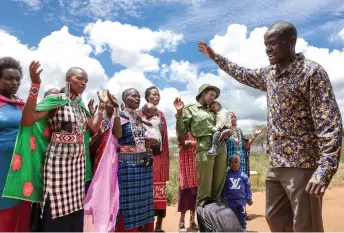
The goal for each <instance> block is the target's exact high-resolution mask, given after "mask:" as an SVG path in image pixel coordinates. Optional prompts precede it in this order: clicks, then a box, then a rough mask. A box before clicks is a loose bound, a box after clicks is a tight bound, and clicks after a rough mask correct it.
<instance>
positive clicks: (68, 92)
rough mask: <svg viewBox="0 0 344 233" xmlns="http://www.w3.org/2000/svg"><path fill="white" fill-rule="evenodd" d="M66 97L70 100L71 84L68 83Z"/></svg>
mask: <svg viewBox="0 0 344 233" xmlns="http://www.w3.org/2000/svg"><path fill="white" fill-rule="evenodd" d="M66 97H67V99H69V98H70V82H68V81H66Z"/></svg>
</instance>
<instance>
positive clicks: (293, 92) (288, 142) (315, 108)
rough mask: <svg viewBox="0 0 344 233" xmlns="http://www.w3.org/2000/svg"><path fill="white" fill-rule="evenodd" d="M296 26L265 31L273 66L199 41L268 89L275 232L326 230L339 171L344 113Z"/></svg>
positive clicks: (269, 206)
mask: <svg viewBox="0 0 344 233" xmlns="http://www.w3.org/2000/svg"><path fill="white" fill-rule="evenodd" d="M296 40H297V31H296V28H295V27H294V26H293V25H292V24H290V23H287V22H278V23H275V24H273V25H272V26H271V27H270V28H269V29H268V30H267V32H266V33H265V35H264V43H265V46H266V54H267V56H268V58H269V61H270V66H268V67H265V68H261V69H255V70H251V69H246V68H243V67H240V66H239V65H237V64H235V63H233V62H231V61H229V60H228V59H226V58H224V57H222V56H221V55H219V54H216V53H215V52H214V51H213V50H212V49H211V48H210V47H208V46H207V44H205V43H204V42H202V41H199V44H198V47H199V50H200V51H201V52H202V53H204V54H205V55H207V56H208V57H209V58H211V59H213V60H214V61H215V63H216V64H218V65H219V67H220V68H221V69H222V70H224V71H225V72H226V73H228V74H229V75H231V76H232V77H233V78H235V79H236V80H237V81H239V82H240V83H243V84H245V85H248V86H250V87H253V88H256V89H259V90H262V91H266V92H267V103H268V104H267V109H268V136H269V144H270V147H271V153H270V156H269V161H270V168H269V170H268V172H267V177H266V220H267V222H268V224H269V227H270V229H271V231H272V232H278V231H279V232H283V231H299V232H301V231H309V232H310V231H315V232H320V231H324V229H323V223H322V215H321V208H322V197H323V195H324V193H325V190H326V188H327V187H328V185H329V184H330V181H331V179H332V177H333V175H334V174H335V173H336V171H337V169H338V164H339V160H340V153H341V146H342V136H341V134H342V117H341V114H340V111H339V108H338V105H337V102H336V99H335V96H334V93H333V90H332V85H331V82H330V79H329V77H328V75H327V73H326V71H325V70H324V68H323V67H322V66H321V65H319V64H317V63H315V62H313V61H310V60H308V59H306V58H305V57H304V55H303V54H301V53H295V45H296Z"/></svg>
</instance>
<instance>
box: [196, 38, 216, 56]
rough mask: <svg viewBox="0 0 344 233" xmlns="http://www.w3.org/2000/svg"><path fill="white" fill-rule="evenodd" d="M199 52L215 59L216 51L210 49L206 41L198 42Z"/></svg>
mask: <svg viewBox="0 0 344 233" xmlns="http://www.w3.org/2000/svg"><path fill="white" fill-rule="evenodd" d="M198 50H199V51H200V52H201V53H204V54H205V55H206V56H207V57H209V58H210V59H214V57H215V53H214V50H213V49H212V48H210V47H209V46H208V45H207V44H206V43H205V42H204V41H201V40H199V41H198Z"/></svg>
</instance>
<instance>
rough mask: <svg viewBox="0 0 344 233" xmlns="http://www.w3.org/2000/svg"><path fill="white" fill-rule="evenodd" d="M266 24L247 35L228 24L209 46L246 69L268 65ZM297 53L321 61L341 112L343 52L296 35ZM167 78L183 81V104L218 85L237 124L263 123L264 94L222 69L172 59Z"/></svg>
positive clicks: (245, 127)
mask: <svg viewBox="0 0 344 233" xmlns="http://www.w3.org/2000/svg"><path fill="white" fill-rule="evenodd" d="M266 30H267V28H266V27H264V28H256V29H254V30H253V31H252V32H250V34H249V35H247V28H246V26H244V25H230V26H229V27H228V29H227V32H226V33H225V34H224V35H216V36H214V38H213V39H212V40H211V41H210V43H209V44H210V45H211V47H212V48H213V49H214V50H215V51H216V52H218V53H220V54H221V55H223V56H225V57H227V58H229V59H230V60H232V61H234V62H236V63H238V64H239V65H241V66H244V67H247V68H251V69H254V68H260V67H265V66H268V65H269V63H268V59H267V57H266V54H265V46H264V41H263V36H264V33H265V31H266ZM296 50H297V52H303V53H304V54H305V56H306V58H308V59H311V60H313V61H316V62H318V63H320V64H321V65H322V66H323V67H324V68H325V69H326V71H327V72H328V74H329V76H330V79H331V82H332V85H333V87H334V91H335V94H336V97H337V101H338V104H339V106H340V109H341V111H343V110H344V91H342V90H343V87H344V66H342V65H341V64H343V63H344V51H343V50H342V51H339V50H333V51H329V49H327V48H317V47H314V46H310V45H309V44H308V43H307V42H306V41H305V40H304V39H302V38H299V39H298V42H297V45H296ZM169 75H170V80H172V81H174V82H175V81H178V82H180V83H182V84H185V88H186V90H185V91H182V92H180V96H181V98H182V99H183V100H184V102H185V103H186V104H189V103H194V102H195V96H196V94H197V89H198V87H199V86H200V85H202V84H204V83H209V84H213V85H216V86H218V87H220V88H221V96H220V98H219V101H220V102H221V103H222V104H223V106H224V107H225V108H227V109H229V110H230V111H234V112H236V113H237V116H238V119H239V121H238V123H239V125H240V126H241V127H242V128H243V130H244V131H245V132H249V131H251V130H252V129H253V126H255V125H261V124H266V119H267V109H266V108H267V102H266V94H265V93H263V92H261V91H258V90H255V89H253V88H250V87H247V86H244V85H242V84H240V83H239V82H237V81H236V80H234V79H233V78H231V77H230V76H229V75H227V74H226V73H224V72H223V71H221V70H218V72H217V73H216V74H212V73H202V72H200V68H199V67H197V66H196V65H195V64H190V63H189V62H188V61H175V60H173V61H172V62H171V64H170V69H169Z"/></svg>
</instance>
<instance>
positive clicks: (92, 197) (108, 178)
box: [84, 119, 119, 232]
mask: <svg viewBox="0 0 344 233" xmlns="http://www.w3.org/2000/svg"><path fill="white" fill-rule="evenodd" d="M112 122H113V119H111V123H112ZM111 128H112V126H111ZM117 145H118V142H117V139H115V138H114V136H113V135H112V134H111V135H110V136H109V137H108V141H107V143H106V146H105V149H104V154H103V156H102V158H101V160H100V163H99V166H98V169H97V171H96V173H95V174H94V177H93V180H92V183H91V185H90V187H89V190H88V192H87V195H86V198H85V227H86V228H88V229H87V230H86V229H84V231H85V230H86V231H94V232H109V231H111V230H113V229H114V227H115V225H116V219H117V213H118V210H119V186H118V177H117V170H118V153H117ZM90 220H91V221H92V224H91V223H90V222H89V221H90ZM92 225H93V226H92ZM92 228H93V229H92Z"/></svg>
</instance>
